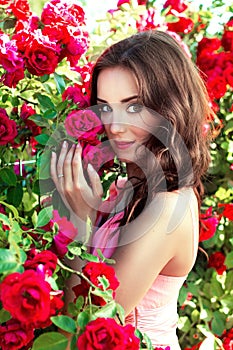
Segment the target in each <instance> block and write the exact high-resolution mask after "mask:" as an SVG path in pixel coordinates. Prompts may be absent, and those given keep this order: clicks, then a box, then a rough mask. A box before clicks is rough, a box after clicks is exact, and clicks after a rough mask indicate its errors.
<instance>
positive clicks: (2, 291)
mask: <svg viewBox="0 0 233 350" xmlns="http://www.w3.org/2000/svg"><path fill="white" fill-rule="evenodd" d="M50 290H51V288H50V285H49V283H48V282H46V281H45V280H44V279H43V278H42V277H41V275H40V274H39V273H37V272H35V271H34V270H27V271H25V272H23V273H22V274H20V273H18V272H14V273H11V274H10V275H8V276H6V277H5V279H4V280H3V281H2V283H1V284H0V299H1V301H2V305H3V307H4V309H6V310H7V311H9V312H10V313H11V315H12V317H14V318H16V319H17V320H19V321H20V322H22V323H23V324H25V325H31V326H32V325H33V324H35V323H37V324H38V323H40V322H42V323H43V322H45V321H46V320H47V319H48V318H49V315H50Z"/></svg>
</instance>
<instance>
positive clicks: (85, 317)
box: [77, 311, 90, 328]
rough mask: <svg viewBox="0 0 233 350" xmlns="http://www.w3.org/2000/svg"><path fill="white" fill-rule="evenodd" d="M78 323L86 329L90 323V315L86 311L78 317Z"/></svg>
mask: <svg viewBox="0 0 233 350" xmlns="http://www.w3.org/2000/svg"><path fill="white" fill-rule="evenodd" d="M77 321H78V325H79V327H81V328H85V327H86V325H87V324H88V322H89V321H90V315H89V313H87V312H86V311H83V312H81V313H80V314H79V315H78V318H77Z"/></svg>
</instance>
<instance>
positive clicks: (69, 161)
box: [50, 141, 103, 222]
mask: <svg viewBox="0 0 233 350" xmlns="http://www.w3.org/2000/svg"><path fill="white" fill-rule="evenodd" d="M81 155H82V148H81V146H80V144H78V145H75V144H73V145H72V146H71V148H70V149H69V148H68V143H67V141H64V142H63V144H62V148H61V152H60V155H59V157H57V155H56V153H55V152H52V158H51V168H50V169H51V177H52V179H53V181H54V183H55V185H56V188H57V190H58V192H59V194H60V196H61V198H62V200H63V202H64V204H65V206H66V207H67V208H68V210H69V211H70V214H71V217H76V218H78V219H81V220H84V221H85V222H86V220H87V218H88V217H90V218H91V219H93V220H94V219H95V216H96V212H97V210H98V208H99V205H100V203H101V197H102V195H103V188H102V185H101V181H100V177H99V175H98V173H97V172H96V171H95V170H94V168H93V167H92V165H91V164H89V165H88V167H87V173H88V176H89V180H90V185H89V184H88V183H87V181H86V179H85V176H84V173H83V166H82V158H81Z"/></svg>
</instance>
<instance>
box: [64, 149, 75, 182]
mask: <svg viewBox="0 0 233 350" xmlns="http://www.w3.org/2000/svg"><path fill="white" fill-rule="evenodd" d="M74 152H75V144H73V145H72V146H71V148H70V150H69V151H68V152H67V154H66V157H65V159H64V164H63V174H64V184H65V187H67V186H71V185H72V183H73V169H72V167H73V163H72V161H73V157H74Z"/></svg>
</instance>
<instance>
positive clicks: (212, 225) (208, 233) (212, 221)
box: [199, 207, 219, 242]
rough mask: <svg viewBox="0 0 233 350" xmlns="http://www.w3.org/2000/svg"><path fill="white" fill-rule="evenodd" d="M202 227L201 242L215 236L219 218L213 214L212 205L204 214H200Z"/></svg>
mask: <svg viewBox="0 0 233 350" xmlns="http://www.w3.org/2000/svg"><path fill="white" fill-rule="evenodd" d="M200 221H201V229H200V235H199V242H202V241H206V240H207V239H210V238H212V237H213V236H214V234H215V232H216V229H217V226H218V224H219V219H218V218H217V217H216V216H213V214H212V207H209V208H208V209H207V210H206V212H205V213H204V214H201V215H200Z"/></svg>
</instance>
